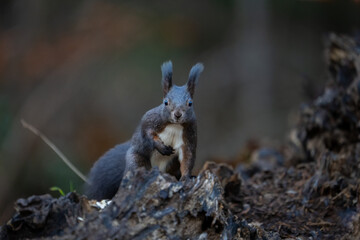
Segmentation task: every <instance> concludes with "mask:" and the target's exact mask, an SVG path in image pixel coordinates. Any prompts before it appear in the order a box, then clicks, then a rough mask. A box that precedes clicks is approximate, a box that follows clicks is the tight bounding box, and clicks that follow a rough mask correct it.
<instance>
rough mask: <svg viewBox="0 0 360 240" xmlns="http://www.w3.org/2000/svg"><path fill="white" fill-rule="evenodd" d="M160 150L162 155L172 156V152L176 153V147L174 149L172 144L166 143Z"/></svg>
mask: <svg viewBox="0 0 360 240" xmlns="http://www.w3.org/2000/svg"><path fill="white" fill-rule="evenodd" d="M159 152H160V153H161V154H162V155H166V156H170V155H171V154H173V153H174V149H173V148H172V147H171V146H166V145H164V146H163V147H161V148H160V149H159Z"/></svg>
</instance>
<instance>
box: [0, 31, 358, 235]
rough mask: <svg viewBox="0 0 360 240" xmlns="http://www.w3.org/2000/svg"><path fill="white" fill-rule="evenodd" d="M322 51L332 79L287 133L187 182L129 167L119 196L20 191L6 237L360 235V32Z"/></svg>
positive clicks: (334, 41) (338, 38)
mask: <svg viewBox="0 0 360 240" xmlns="http://www.w3.org/2000/svg"><path fill="white" fill-rule="evenodd" d="M325 54H326V60H327V62H326V64H327V66H328V70H329V82H328V84H327V86H326V87H325V88H324V90H323V92H322V94H321V95H320V96H318V97H317V98H316V99H315V100H314V101H313V102H311V103H307V104H303V105H302V106H301V108H300V111H299V119H298V123H297V125H296V127H295V128H294V129H293V130H292V131H291V132H290V133H289V136H290V137H289V141H288V142H287V143H284V144H283V145H281V146H279V147H273V148H265V147H262V146H259V145H257V144H248V145H247V146H246V147H245V148H244V149H243V154H242V156H241V157H240V158H238V159H234V161H233V162H232V165H233V167H231V166H229V165H226V164H222V163H215V162H207V163H205V165H204V167H203V169H202V170H201V171H200V173H199V174H198V176H197V177H194V178H191V179H189V180H187V181H182V182H181V181H180V182H179V181H177V180H176V179H175V178H173V177H172V176H170V175H167V174H163V173H161V172H159V171H158V170H157V169H153V170H152V171H145V170H144V169H139V170H137V171H135V172H129V173H128V174H127V175H126V176H125V178H124V180H123V181H122V183H121V186H120V188H119V191H118V194H117V195H116V196H115V197H114V198H113V199H112V201H102V202H96V201H89V200H88V199H87V198H86V197H84V196H80V195H78V194H76V193H69V194H67V195H66V196H64V197H60V198H53V197H51V196H50V195H42V196H31V197H29V198H27V199H19V200H18V201H17V202H16V203H15V210H16V213H15V214H14V216H13V217H12V218H11V219H10V220H9V221H8V223H7V224H5V225H4V226H2V227H1V228H0V238H1V239H19V238H44V239H47V238H48V239H106V238H107V239H284V238H285V239H286V238H287V239H360V204H359V193H360V184H359V183H360V180H359V177H360V77H359V73H360V42H356V40H354V39H352V38H349V37H346V36H338V35H331V36H330V37H329V39H328V42H327V48H326V52H325ZM244 159H246V160H249V159H250V161H249V162H248V163H246V164H245V163H244Z"/></svg>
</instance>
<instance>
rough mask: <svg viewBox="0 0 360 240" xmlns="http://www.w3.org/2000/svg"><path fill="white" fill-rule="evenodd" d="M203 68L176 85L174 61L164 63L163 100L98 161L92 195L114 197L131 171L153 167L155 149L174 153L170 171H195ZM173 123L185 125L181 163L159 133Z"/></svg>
mask: <svg viewBox="0 0 360 240" xmlns="http://www.w3.org/2000/svg"><path fill="white" fill-rule="evenodd" d="M203 68H204V67H203V65H202V64H201V63H198V64H196V65H195V66H193V67H192V69H191V71H190V74H189V80H188V82H187V84H185V85H183V86H176V85H173V84H172V63H171V61H168V62H165V63H163V64H162V66H161V71H162V87H163V91H164V101H163V103H162V104H161V105H160V106H157V107H155V108H153V109H151V110H149V111H147V112H146V113H145V114H144V116H143V117H142V119H141V121H140V124H139V125H138V127H137V128H136V130H135V132H134V134H133V136H132V138H131V141H129V142H126V143H123V144H120V145H117V146H116V147H115V148H113V149H111V150H109V151H108V152H107V153H105V154H104V156H102V157H101V158H100V159H99V160H98V161H97V162H96V163H95V164H94V166H93V168H92V169H91V171H90V175H89V180H90V182H91V185H86V191H85V194H86V195H87V196H88V197H89V198H93V199H97V200H100V199H105V198H108V199H109V198H112V197H113V196H114V195H115V193H116V192H117V189H118V187H119V185H120V182H121V179H122V177H123V175H124V174H125V173H126V172H127V171H129V170H134V169H137V168H139V167H145V168H146V169H151V167H152V166H151V161H150V158H151V156H152V154H153V152H154V151H158V152H159V153H160V154H161V155H163V156H171V157H170V159H171V161H169V163H168V165H167V166H166V172H168V173H170V174H173V175H174V176H176V177H177V178H180V177H181V179H184V178H187V177H189V176H190V175H191V171H192V168H193V166H194V162H195V158H196V145H197V126H196V117H195V112H194V109H193V106H192V98H193V95H194V90H195V86H196V84H197V82H198V79H199V76H200V73H201V72H202V71H203ZM165 103H166V104H165ZM189 103H191V104H189ZM169 124H179V125H181V126H182V128H181V129H182V138H183V142H184V144H183V146H182V147H181V150H182V151H181V152H182V154H183V155H182V156H183V158H182V161H181V163H179V161H178V157H179V156H178V155H176V154H174V149H173V148H172V146H166V145H165V144H164V143H163V142H162V140H161V139H160V138H159V136H158V134H160V133H161V132H162V131H163V130H164V129H165V128H166V126H168V125H169ZM166 163H167V162H166ZM179 168H180V169H179Z"/></svg>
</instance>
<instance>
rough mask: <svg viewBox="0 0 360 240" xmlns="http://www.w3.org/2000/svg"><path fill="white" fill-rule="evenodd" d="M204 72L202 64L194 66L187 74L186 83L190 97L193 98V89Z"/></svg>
mask: <svg viewBox="0 0 360 240" xmlns="http://www.w3.org/2000/svg"><path fill="white" fill-rule="evenodd" d="M203 70H204V65H202V63H197V64H195V65H194V66H193V67H192V68H191V70H190V73H189V80H188V82H187V89H188V91H189V93H190V95H191V97H193V96H194V92H195V87H196V85H197V83H198V81H199V77H200V73H202V71H203Z"/></svg>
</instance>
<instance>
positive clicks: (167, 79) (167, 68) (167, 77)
mask: <svg viewBox="0 0 360 240" xmlns="http://www.w3.org/2000/svg"><path fill="white" fill-rule="evenodd" d="M161 72H162V80H161V85H162V87H163V91H164V96H165V95H166V94H167V93H168V92H169V91H170V88H171V86H172V62H171V61H167V62H164V63H163V64H162V65H161Z"/></svg>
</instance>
